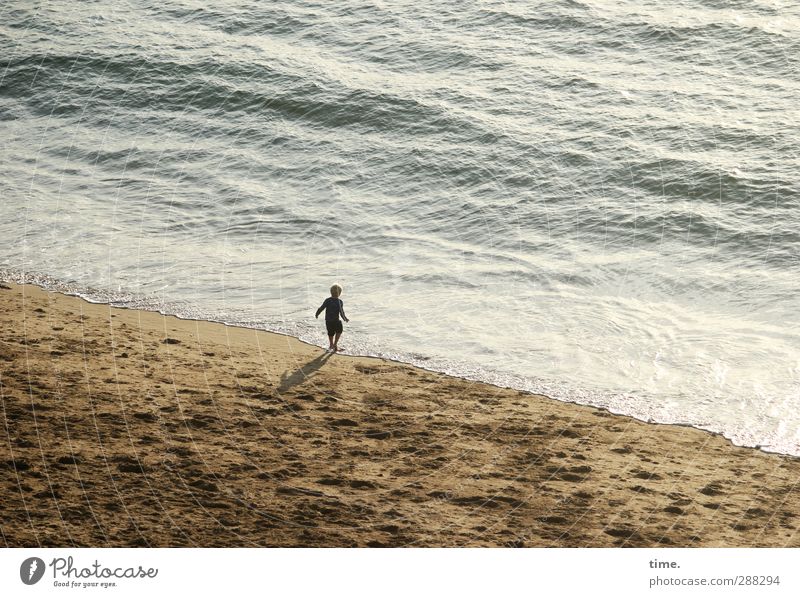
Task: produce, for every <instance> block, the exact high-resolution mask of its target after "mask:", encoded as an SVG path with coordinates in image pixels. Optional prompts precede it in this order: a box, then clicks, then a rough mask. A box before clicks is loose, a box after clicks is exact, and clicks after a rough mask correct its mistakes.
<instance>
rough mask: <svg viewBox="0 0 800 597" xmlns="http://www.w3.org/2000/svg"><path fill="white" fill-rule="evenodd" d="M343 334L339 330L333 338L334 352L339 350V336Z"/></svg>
mask: <svg viewBox="0 0 800 597" xmlns="http://www.w3.org/2000/svg"><path fill="white" fill-rule="evenodd" d="M341 335H342V332H337V333H336V337H335V338H334V340H333V352H336V351H337V350H339V346H338V345H339V337H340V336H341Z"/></svg>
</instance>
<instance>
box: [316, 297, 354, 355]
mask: <svg viewBox="0 0 800 597" xmlns="http://www.w3.org/2000/svg"><path fill="white" fill-rule="evenodd" d="M340 294H342V287H341V286H339V285H338V284H334V285H333V286H331V295H330V296H329V297H328V298H326V299H325V302H323V303H322V306H321V307H320V308H319V309H317V315H316V317H317V318H319V314H320V313H322V310H323V309H325V327H327V328H328V342H329V343H330V346H329V347H328V350H330V351H332V352H338V351H339V346H338V344H339V336H341V335H342V332H343V331H344V326H343V325H342V322H341V321H339V314H340V313H341V314H342V319H344V320H345V321H350V320H349V319H347V315H345V314H344V302H342V299H340V298H339V295H340Z"/></svg>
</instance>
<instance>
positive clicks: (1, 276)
mask: <svg viewBox="0 0 800 597" xmlns="http://www.w3.org/2000/svg"><path fill="white" fill-rule="evenodd" d="M32 276H33V277H34V278H37V279H38V281H35V282H20V281H19V279H20V277H21V278H25V274H24V273H23V274H22V275H20V273H19V272H18V271H16V270H7V269H2V268H0V283H2V282H3V280H6V281H7V282H8V283H11V284H15V285H18V286H30V287H32V288H38V289H39V290H42V291H43V292H47V293H55V294H59V295H62V296H65V297H73V298H78V299H80V300H83V301H86V302H87V303H89V304H93V305H105V306H107V307H110V308H113V309H123V310H127V311H144V312H149V313H156V314H159V315H162V316H164V317H174V318H176V319H178V320H181V321H189V322H192V321H194V322H201V323H213V324H219V325H224V326H226V327H230V328H240V329H246V330H253V331H258V332H264V333H267V334H275V335H277V336H285V337H287V338H292V339H294V340H297V341H298V342H300V343H301V344H304V345H306V346H309V347H310V348H312V349H316V348H324V347H323V343H321V344H313V343H311V342H310V341H307V340H303V339H302V338H300V337H299V336H297V335H294V334H292V333H290V332H286V331H280V330H273V329H267V328H264V327H255V326H250V325H247V324H245V323H230V322H226V321H224V320H221V319H212V318H207V319H205V318H197V317H191V316H182V315H179V314H176V313H175V312H172V311H171V310H169V309H166V310H161V309H158V308H142V307H137V306H135V305H134V306H120V305H114V304H113V302H114V301H113V300H112V299H111V296H112V295H108V296H106V297H105V299H103V298H99V299H92V298H87V296H90V295H91V294H92V293H93V292H96V293H98V294H100V295H102V294H103V291H100V290H97V289H92V288H87V289H86V292H79V291H78V290H77V289H76V288H74V287H70V285H69V284H67V283H64V282H61V281H60V280H58V279H56V278H52V277H50V276H47V275H44V274H33V275H32ZM140 300H146V299H143V298H140ZM169 304H177V303H169ZM320 333H321V332H320ZM339 356H343V357H351V358H364V359H377V360H380V361H386V362H390V363H397V364H398V365H404V366H410V367H414V368H417V369H420V370H423V371H427V372H429V373H433V374H435V375H443V376H445V377H449V378H453V379H458V380H462V381H467V382H470V383H480V384H486V385H489V386H493V387H497V388H502V389H507V390H512V391H518V392H522V393H525V394H531V395H537V396H543V397H545V398H548V399H551V400H556V401H558V402H562V403H564V404H574V405H577V406H586V407H589V408H595V409H598V410H601V411H603V412H607V413H609V414H611V415H613V416H620V417H628V418H631V419H634V420H637V421H641V422H643V423H647V424H650V425H667V426H674V427H688V428H691V429H697V430H698V431H702V432H704V433H709V434H711V435H717V436H720V437H721V438H723V439H725V440H726V441H728V442H730V444H731V445H732V446H735V447H738V448H746V449H753V450H759V451H761V452H764V453H766V454H776V455H780V456H786V457H789V458H795V459H798V460H800V454H792V453H791V452H781V451H779V450H775V449H769V446H768V445H762V444H754V445H745V444H738V443H736V442H735V441H734V440H733V439H732V438H730V437H728V436H727V435H725V433H724V432H723V431H718V430H713V429H705V428H703V427H701V426H699V425H698V424H694V423H680V422H671V421H659V420H654V419H652V418H650V419H646V418H644V417H641V416H636V415H632V414H626V413H624V412H613V411H612V410H610V409H609V408H608V407H607V406H603V405H598V404H596V403H591V401H589V402H581V401H579V400H578V399H571V398H568V397H563V396H558V395H557V394H548V393H547V391H546V390H544V391H536V390H529V389H524V388H522V387H520V386H518V385H513V384H503V383H499V382H497V381H492V380H487V379H486V378H485V376H481V375H476V376H469V375H460V374H453V373H447V372H445V371H442V370H439V369H436V368H429V367H426V366H425V365H424V361H425V360H428V358H427V357H424V358H420V359H418V360H417V362H415V361H414V360H413V358H411V357H409V358H411V360H403V359H402V358H392V357H390V356H384V355H381V354H377V355H372V354H350V353H349V352H348V353H343V354H341V355H339ZM484 373H485V374H486V373H492V372H491V371H489V370H484ZM522 379H524V378H522ZM523 385H524V384H523Z"/></svg>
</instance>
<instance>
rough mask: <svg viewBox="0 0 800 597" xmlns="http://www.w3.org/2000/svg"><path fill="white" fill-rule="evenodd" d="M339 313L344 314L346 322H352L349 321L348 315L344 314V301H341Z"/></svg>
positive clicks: (343, 317)
mask: <svg viewBox="0 0 800 597" xmlns="http://www.w3.org/2000/svg"><path fill="white" fill-rule="evenodd" d="M339 312H340V313H341V314H342V319H344V320H345V321H350V320H349V319H347V315H345V314H344V301H342V300H341V299H339Z"/></svg>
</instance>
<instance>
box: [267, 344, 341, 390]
mask: <svg viewBox="0 0 800 597" xmlns="http://www.w3.org/2000/svg"><path fill="white" fill-rule="evenodd" d="M332 354H333V353H332V352H324V353H322V354H321V355H319V356H318V357H316V358H315V359H313V360H311V361H309V362H308V363H306V364H305V365H303V366H302V367H300V368H299V369H298V370H297V371H295V372H294V373H291V374H290V373H289V372H288V371H287V372H286V373H284V374H283V375H281V385H280V386H279V387H278V393H279V394H283V393H285V392H288V391H289V390H291V389H292V388H293V387H295V386H298V385H300V384H301V383H303V382H304V381H305V380H306V379H308V378H309V377H311V376H312V375H314V373H316V372H317V371H318V370H319V369H320V368H321V367H322V366H323V365H324V364H325V363H326V362H327V360H328V359H329V358H330V356H331V355H332Z"/></svg>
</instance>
